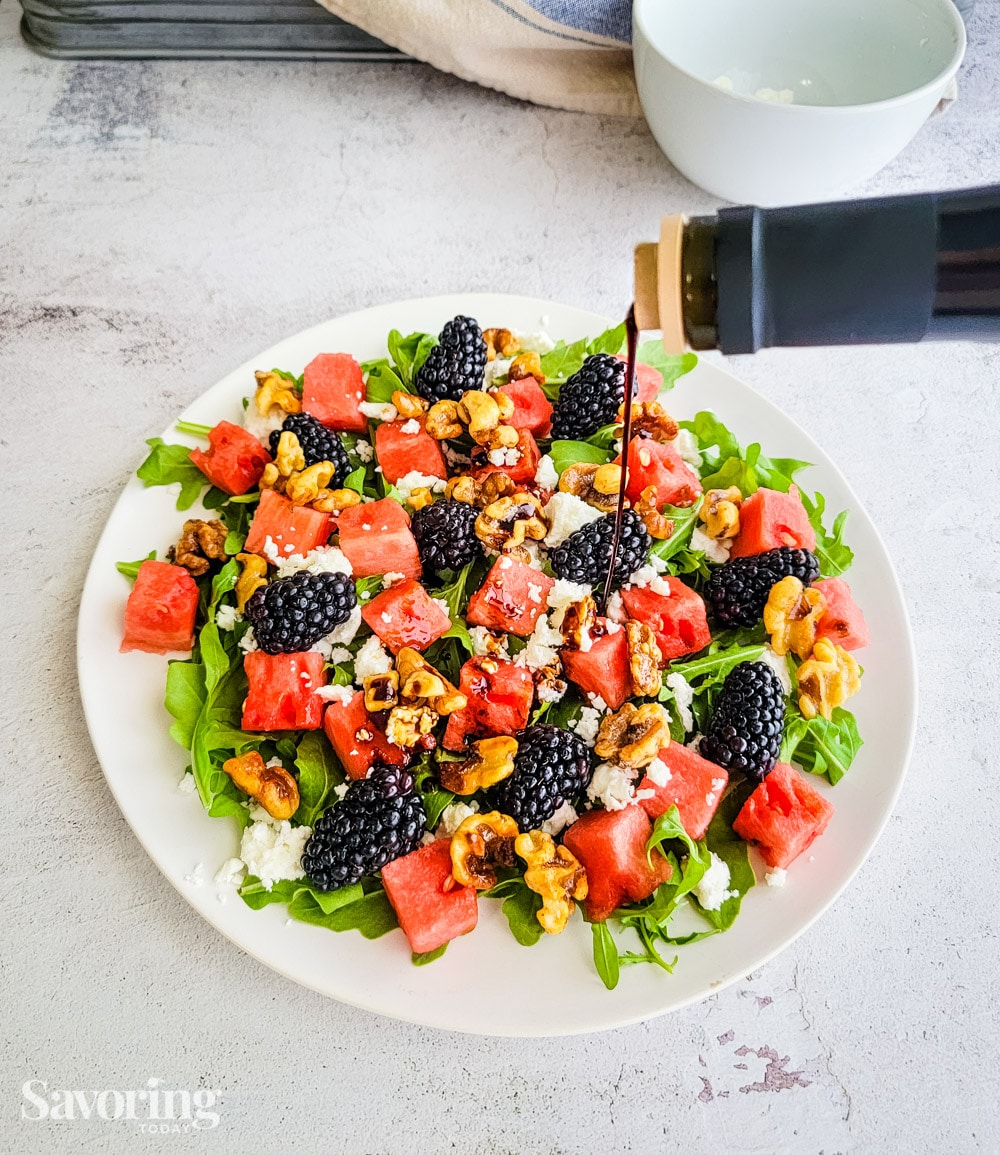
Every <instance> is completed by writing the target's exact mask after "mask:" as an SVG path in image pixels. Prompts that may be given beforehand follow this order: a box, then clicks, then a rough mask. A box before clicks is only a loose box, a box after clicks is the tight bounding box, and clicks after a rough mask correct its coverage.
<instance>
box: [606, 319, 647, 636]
mask: <svg viewBox="0 0 1000 1155" xmlns="http://www.w3.org/2000/svg"><path fill="white" fill-rule="evenodd" d="M625 334H626V338H627V341H628V366H627V368H626V370H625V397H624V399H623V401H622V420H623V425H622V479H621V485H620V486H619V488H618V506H617V508H616V510H615V530H614V534H613V535H612V538H611V559H610V561H609V562H608V576H607V578H606V579H605V581H604V591H603V593H602V594H601V600H600V602H599V603H598V610H599V612H600V613H602V614H603V613H605V612H606V611H607V608H608V599H609V598H610V597H611V586H612V579H613V578H614V575H615V558H616V557H617V556H618V541H619V539H620V538H621V533H622V517H623V515H624V513H625V484H626V478H627V476H628V447H629V442H630V441H631V439H632V391H633V389H634V388H635V359H636V352H637V349H638V345H639V329H638V327H637V326H636V323H635V306H634V305H633V306H632V307H631V308H630V309H629V311H628V316H627V317H626V318H625Z"/></svg>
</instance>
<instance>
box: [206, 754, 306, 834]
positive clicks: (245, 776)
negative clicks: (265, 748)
mask: <svg viewBox="0 0 1000 1155" xmlns="http://www.w3.org/2000/svg"><path fill="white" fill-rule="evenodd" d="M222 769H223V770H224V771H225V772H226V773H227V774H228V775H229V777H230V778H232V780H233V781H234V782H235V783H236V785H237V786H238V787H239V788H240V789H241V790H242V791H244V793H246V794H249V795H250V797H251V798H253V799H255V800H256V801H257V802H259V803H260V804H261V806H263V807H264V809H265V810H266V811H267V812H268V814H270V815H271V817H272V818H277V819H279V820H281V819H288V818H291V816H292V815H293V814H294V813H295V811H296V810H298V808H299V787H298V783H297V782H296V781H295V779H294V778H293V777H292V776H291V774H289V773H288V771H287V770H286V769H285V768H284V767H282V766H267V765H265V763H264V759H263V758H262V757H261V756H260V754H258V753H257V751H256V750H251V751H250V752H249V753H247V754H241V755H240V756H239V757H238V758H230V759H228V760H227V761H225V762H223V763H222Z"/></svg>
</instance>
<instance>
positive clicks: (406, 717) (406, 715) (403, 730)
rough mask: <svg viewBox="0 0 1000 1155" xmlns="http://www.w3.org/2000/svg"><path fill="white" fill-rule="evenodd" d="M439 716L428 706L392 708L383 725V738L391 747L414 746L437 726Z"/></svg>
mask: <svg viewBox="0 0 1000 1155" xmlns="http://www.w3.org/2000/svg"><path fill="white" fill-rule="evenodd" d="M439 716H440V715H439V714H438V713H437V711H436V710H432V709H431V708H430V706H394V707H393V708H392V709H391V710H390V711H389V719H388V721H387V722H386V724H385V736H386V738H387V739H388V741H389V742H391V743H392V745H393V746H401V747H403V748H404V749H408V748H411V747H413V746H416V745H417V743H418V742H420V740H421V739H422V738H426V737H427V735H429V734H430V733H431V732H432V731H433V729H434V727H435V726H436V725H437V720H438V718H439Z"/></svg>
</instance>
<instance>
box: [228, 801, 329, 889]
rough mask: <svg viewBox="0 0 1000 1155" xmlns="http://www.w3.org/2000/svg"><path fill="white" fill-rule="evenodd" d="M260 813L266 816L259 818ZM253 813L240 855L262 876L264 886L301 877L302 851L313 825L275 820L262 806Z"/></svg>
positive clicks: (252, 872)
mask: <svg viewBox="0 0 1000 1155" xmlns="http://www.w3.org/2000/svg"><path fill="white" fill-rule="evenodd" d="M258 814H263V816H264V817H263V818H262V819H260V820H259V821H258V820H257V818H256V816H257V815H258ZM250 817H251V818H253V819H254V821H253V822H252V823H251V824H250V825H249V826H248V827H247V828H246V830H244V831H243V838H242V839H241V841H240V858H241V859H242V860H243V862H244V863H246V868H247V870H248V871H249V872H250V873H251V874H255V875H256V876H257V877H258V878H259V879H260V881H261V882H262V883H263V884H264V889H265V890H270V889H271V887H272V886H273V885H274V884H275V883H276V882H281V881H283V880H285V879H295V878H302V877H303V875H304V873H305V872H304V871H303V869H302V851H303V849H304V848H305V844H306V842H308V840H309V836H310V835H311V834H312V829H311V828H310V827H308V826H292V824H291V823H290V822H288V821H281V822H275V821H274V819H272V818H271V817H270V815H269V814H268V813H267V811H266V810H264V809H263V807H259V806H258V807H254V809H252V810H251V811H250Z"/></svg>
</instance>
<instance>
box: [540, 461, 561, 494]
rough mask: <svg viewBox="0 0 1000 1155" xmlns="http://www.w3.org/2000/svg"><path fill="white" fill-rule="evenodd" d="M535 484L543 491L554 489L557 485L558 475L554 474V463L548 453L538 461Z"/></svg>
mask: <svg viewBox="0 0 1000 1155" xmlns="http://www.w3.org/2000/svg"><path fill="white" fill-rule="evenodd" d="M535 484H536V485H540V486H541V487H542V488H543V489H555V488H556V487H557V486H558V485H559V474H558V473H557V472H556V466H555V462H554V461H553V460H552V458H551V457H550V456H549V454H548V453H545V454H543V455H542V456H541V457H540V458H539V460H538V468H537V469H536V470H535Z"/></svg>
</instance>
